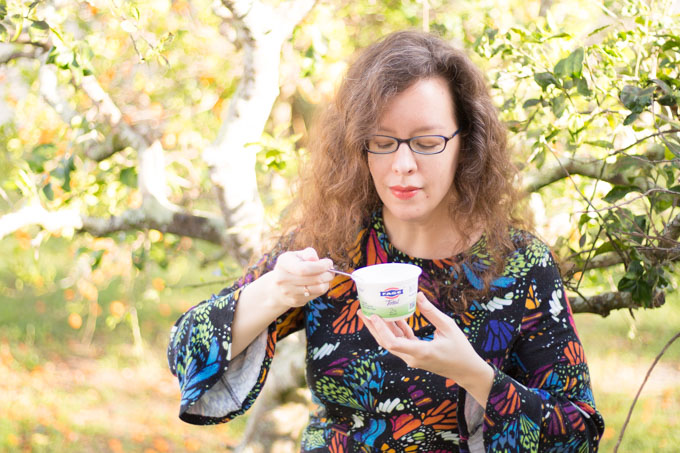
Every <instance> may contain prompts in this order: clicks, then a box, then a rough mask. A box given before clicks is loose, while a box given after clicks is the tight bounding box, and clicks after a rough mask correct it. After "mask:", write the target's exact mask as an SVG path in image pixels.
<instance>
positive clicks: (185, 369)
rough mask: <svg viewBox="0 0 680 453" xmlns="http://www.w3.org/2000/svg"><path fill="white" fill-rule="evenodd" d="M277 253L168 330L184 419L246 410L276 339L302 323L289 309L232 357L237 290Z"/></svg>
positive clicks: (197, 420) (216, 419) (206, 419)
mask: <svg viewBox="0 0 680 453" xmlns="http://www.w3.org/2000/svg"><path fill="white" fill-rule="evenodd" d="M276 256H278V255H274V254H270V255H267V256H265V258H263V259H262V260H261V261H260V262H259V263H258V264H257V265H255V266H254V267H253V268H251V269H250V270H249V271H248V272H247V273H246V275H245V276H244V277H243V278H241V279H240V280H239V281H237V282H236V283H235V284H234V285H232V286H231V287H229V288H225V289H223V290H222V291H221V292H220V293H219V294H217V295H213V296H212V297H211V298H210V299H208V300H205V301H203V302H201V303H200V304H198V305H196V306H195V307H193V308H191V309H190V310H189V311H187V312H186V313H184V314H183V315H182V316H181V317H180V318H179V319H178V320H177V322H176V323H175V325H174V327H173V328H172V331H171V333H170V343H169V345H168V364H169V366H170V371H171V372H172V374H174V375H175V376H177V378H178V380H179V386H180V391H181V396H182V399H181V403H180V411H179V417H180V419H182V420H183V421H185V422H188V423H193V424H198V425H207V424H216V423H224V422H227V421H229V420H231V419H232V418H234V417H236V416H238V415H240V414H242V413H244V412H245V411H246V410H248V408H249V407H250V406H251V405H252V404H253V402H254V401H255V398H256V397H257V395H259V393H260V391H261V390H262V386H263V385H264V382H265V379H266V377H267V374H268V371H269V367H270V365H271V361H272V358H273V357H274V350H275V346H276V342H277V340H278V339H281V338H283V337H285V336H286V335H288V334H290V333H292V332H294V331H296V330H298V329H300V328H301V327H302V323H303V309H302V307H300V308H296V309H291V310H289V311H288V312H286V313H284V314H283V315H282V316H280V317H279V318H278V319H276V320H275V321H274V322H272V323H271V324H270V325H269V327H268V328H267V330H266V331H263V332H262V333H261V334H260V335H259V336H258V337H257V338H256V339H255V340H253V342H252V343H251V344H250V345H249V346H248V347H247V348H246V349H245V350H244V351H242V352H241V353H240V354H239V355H237V356H236V357H233V358H232V357H231V325H232V321H233V319H234V312H235V311H236V306H237V304H238V301H239V297H240V295H241V291H242V289H243V288H245V287H246V286H247V285H249V284H250V283H252V282H253V281H254V280H255V279H257V278H258V277H259V276H260V275H262V274H264V273H265V272H268V271H269V270H271V269H272V268H273V266H274V264H275V262H276V259H275V258H276Z"/></svg>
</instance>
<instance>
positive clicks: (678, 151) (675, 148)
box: [664, 140, 680, 157]
mask: <svg viewBox="0 0 680 453" xmlns="http://www.w3.org/2000/svg"><path fill="white" fill-rule="evenodd" d="M664 143H665V145H666V148H668V150H669V151H670V152H671V153H673V155H674V156H675V157H680V145H676V144H675V143H673V142H671V141H670V140H666V141H665V142H664Z"/></svg>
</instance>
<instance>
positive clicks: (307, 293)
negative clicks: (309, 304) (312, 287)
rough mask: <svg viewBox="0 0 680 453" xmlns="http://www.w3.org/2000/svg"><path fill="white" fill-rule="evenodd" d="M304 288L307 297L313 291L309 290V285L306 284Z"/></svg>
mask: <svg viewBox="0 0 680 453" xmlns="http://www.w3.org/2000/svg"><path fill="white" fill-rule="evenodd" d="M303 288H304V289H305V293H304V294H305V297H309V296H310V295H311V294H312V293H310V292H309V288H307V285H304V286H303Z"/></svg>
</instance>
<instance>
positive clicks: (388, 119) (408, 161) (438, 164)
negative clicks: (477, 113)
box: [368, 77, 460, 223]
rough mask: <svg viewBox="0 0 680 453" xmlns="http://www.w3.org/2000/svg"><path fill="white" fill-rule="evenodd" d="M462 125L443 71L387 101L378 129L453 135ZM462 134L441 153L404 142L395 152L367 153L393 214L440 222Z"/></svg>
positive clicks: (384, 132)
mask: <svg viewBox="0 0 680 453" xmlns="http://www.w3.org/2000/svg"><path fill="white" fill-rule="evenodd" d="M457 129H458V123H457V121H456V118H455V115H454V106H453V100H452V96H451V92H450V90H449V87H448V86H447V84H446V81H445V80H444V79H443V78H441V77H433V78H428V79H421V80H419V81H417V82H415V83H414V84H413V85H411V86H410V87H409V88H407V89H406V90H405V91H403V92H402V93H400V94H398V95H396V96H395V97H394V98H393V99H391V100H390V101H389V103H388V104H387V106H386V109H385V111H384V113H383V115H382V116H381V117H380V119H379V122H378V130H377V131H376V134H380V135H389V136H392V137H396V138H401V139H406V138H410V137H414V136H420V135H443V136H446V137H450V136H451V135H453V133H454V132H455V131H456V130H457ZM459 149H460V136H459V135H456V136H455V137H454V138H453V139H451V140H449V141H448V142H447V144H446V148H445V149H444V151H442V152H441V153H439V154H431V155H423V154H416V153H414V152H413V151H411V150H410V149H409V147H408V145H407V144H406V143H401V144H400V145H399V148H398V149H397V151H396V152H394V153H392V154H372V153H369V154H368V167H369V169H370V171H371V176H372V177H373V183H374V184H375V188H376V190H377V192H378V195H379V196H380V199H381V200H382V202H383V204H384V208H383V215H384V216H385V218H386V220H387V218H388V217H389V218H391V219H393V220H400V221H403V222H416V223H431V222H434V223H439V222H441V221H445V220H446V219H447V218H448V216H449V214H448V207H447V204H448V201H449V197H450V196H451V195H450V188H451V184H453V176H454V174H455V172H456V166H457V165H458V153H459Z"/></svg>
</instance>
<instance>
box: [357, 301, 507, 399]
mask: <svg viewBox="0 0 680 453" xmlns="http://www.w3.org/2000/svg"><path fill="white" fill-rule="evenodd" d="M417 303H418V308H419V309H420V313H422V315H423V316H425V318H427V320H428V321H430V323H431V324H432V325H433V326H434V327H435V329H436V330H435V332H434V339H433V340H432V341H426V340H421V339H419V338H418V337H416V336H415V335H414V334H413V330H411V327H410V326H409V325H408V323H407V322H406V321H405V320H399V321H385V320H383V319H382V318H380V317H379V316H377V315H372V316H371V317H370V318H367V317H366V316H364V314H363V313H361V311H360V312H359V316H361V319H362V321H363V322H364V323H365V324H366V327H367V328H368V330H369V331H370V332H371V334H372V335H373V337H375V340H376V341H377V342H378V344H379V345H380V346H382V347H383V348H385V349H386V350H388V351H389V352H391V353H392V354H394V355H396V356H397V357H399V358H400V359H402V360H403V361H404V362H406V365H408V366H409V367H412V368H420V369H423V370H426V371H430V372H432V373H436V374H439V375H441V376H444V377H447V378H449V379H452V380H453V381H455V382H456V383H458V384H459V385H460V386H461V387H463V388H465V389H466V390H467V391H468V392H469V393H470V394H471V395H472V396H473V397H474V398H475V399H476V400H477V401H478V402H479V403H480V404H481V405H482V407H484V406H485V404H486V399H487V398H488V396H489V391H490V390H491V384H492V382H493V376H494V371H493V369H492V368H491V366H489V365H488V364H487V363H486V362H485V361H484V359H482V358H481V357H480V356H479V354H477V352H476V351H475V349H474V348H473V347H472V345H471V344H470V342H469V341H468V339H467V337H466V336H465V334H464V333H463V332H462V331H461V330H460V328H459V327H458V325H457V324H456V322H455V321H454V320H453V319H451V318H450V317H449V316H447V315H446V314H444V313H442V312H441V311H439V310H438V309H437V307H435V306H434V305H433V304H432V303H431V302H430V301H429V300H427V298H426V297H425V295H424V294H423V293H422V292H419V293H418V297H417Z"/></svg>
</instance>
